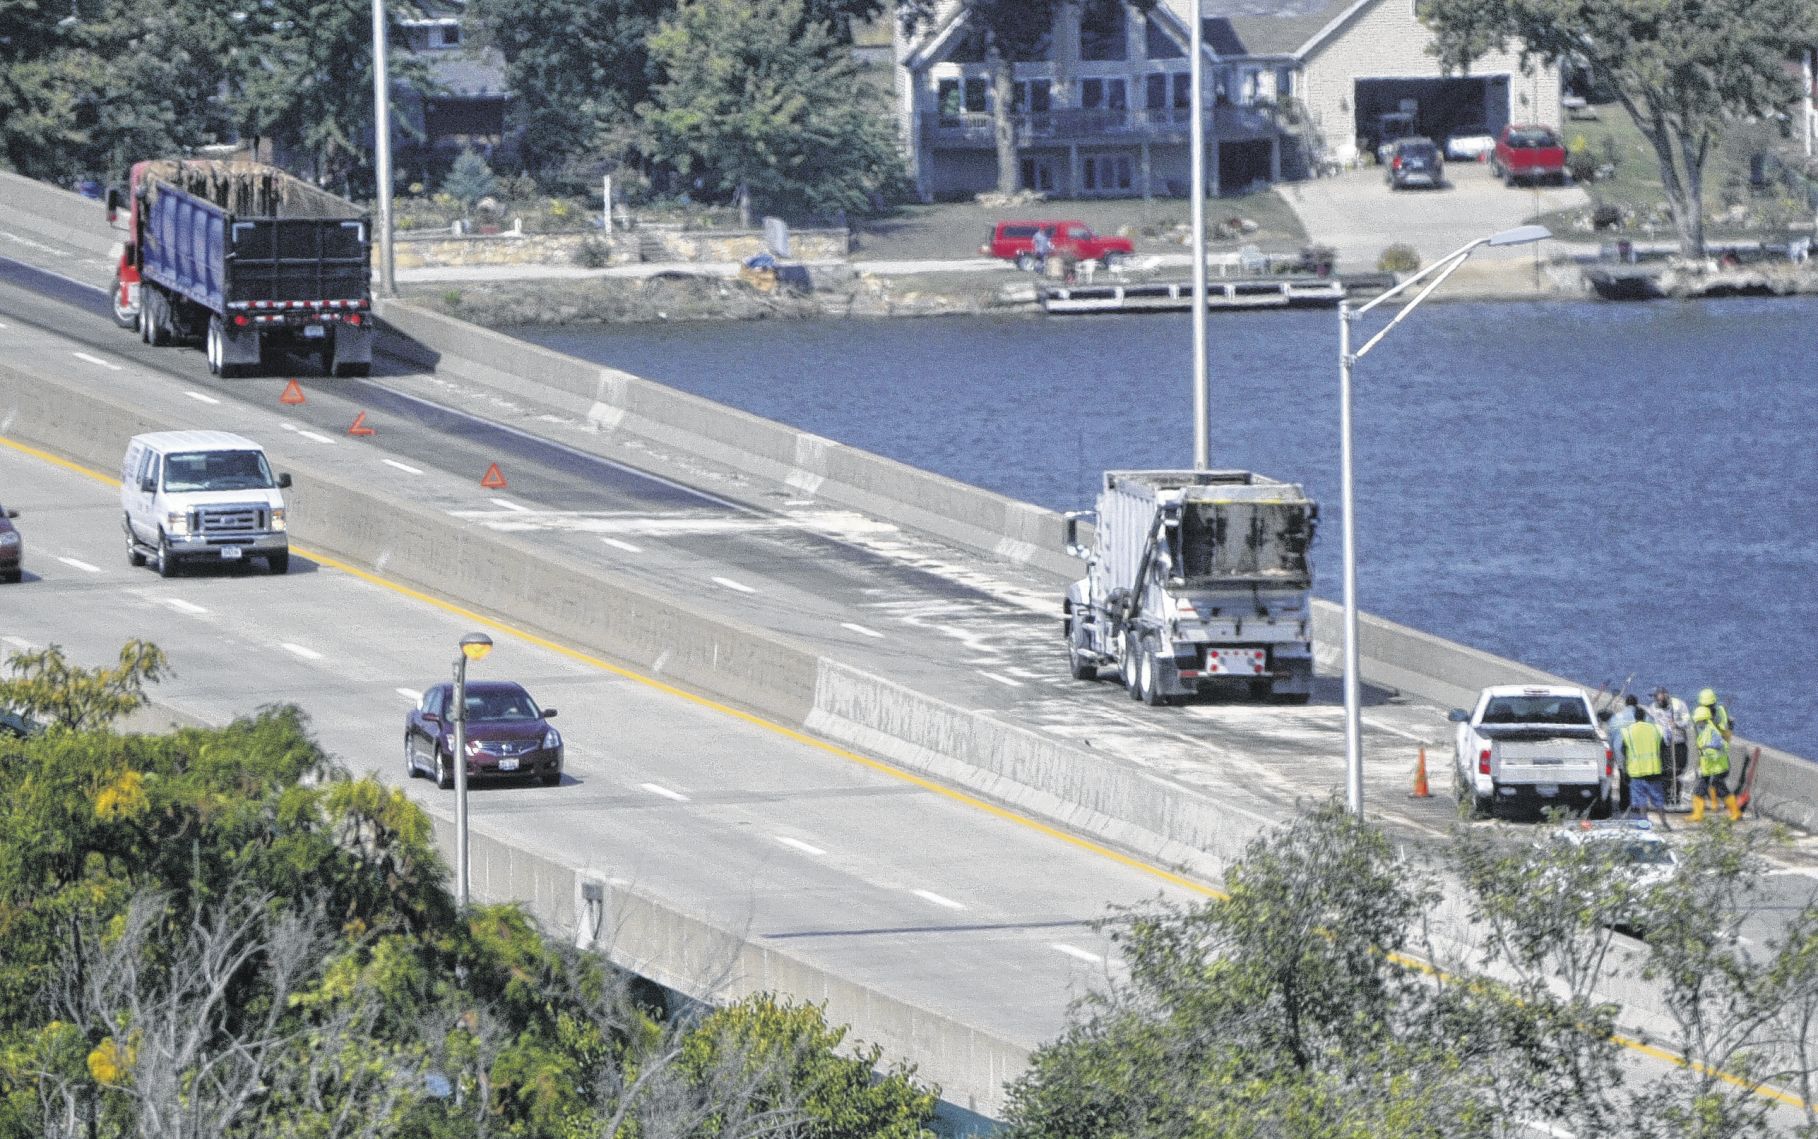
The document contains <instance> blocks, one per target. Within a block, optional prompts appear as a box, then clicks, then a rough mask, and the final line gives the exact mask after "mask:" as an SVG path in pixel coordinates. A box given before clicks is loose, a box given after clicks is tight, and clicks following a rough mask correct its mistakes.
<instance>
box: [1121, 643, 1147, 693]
mask: <svg viewBox="0 0 1818 1139" xmlns="http://www.w3.org/2000/svg"><path fill="white" fill-rule="evenodd" d="M1117 675H1118V678H1119V679H1120V680H1122V681H1123V682H1124V691H1126V692H1128V693H1129V694H1130V699H1132V700H1140V699H1142V692H1141V691H1140V690H1139V688H1138V685H1139V684H1140V683H1141V680H1140V678H1139V677H1138V676H1137V674H1136V657H1135V655H1134V654H1133V653H1132V652H1131V650H1130V638H1128V637H1125V638H1124V645H1123V648H1122V649H1121V650H1119V653H1118V658H1117Z"/></svg>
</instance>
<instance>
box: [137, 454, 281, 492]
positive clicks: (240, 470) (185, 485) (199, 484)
mask: <svg viewBox="0 0 1818 1139" xmlns="http://www.w3.org/2000/svg"><path fill="white" fill-rule="evenodd" d="M275 485H276V484H275V483H274V482H273V481H272V477H271V467H269V466H267V465H266V462H265V454H264V452H262V451H184V452H181V453H178V454H175V455H167V456H165V459H164V489H165V490H174V491H195V490H269V489H271V488H272V487H273V486H275Z"/></svg>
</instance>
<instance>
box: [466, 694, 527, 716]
mask: <svg viewBox="0 0 1818 1139" xmlns="http://www.w3.org/2000/svg"><path fill="white" fill-rule="evenodd" d="M541 715H542V713H540V712H538V711H537V705H536V701H534V700H532V699H531V698H530V694H529V693H527V692H521V691H520V692H469V693H468V694H467V719H468V722H470V723H472V722H474V721H483V720H492V721H499V720H535V719H539V718H540V717H541Z"/></svg>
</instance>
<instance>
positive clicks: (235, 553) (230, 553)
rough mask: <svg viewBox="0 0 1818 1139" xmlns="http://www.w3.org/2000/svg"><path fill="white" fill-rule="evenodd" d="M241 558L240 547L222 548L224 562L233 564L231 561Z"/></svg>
mask: <svg viewBox="0 0 1818 1139" xmlns="http://www.w3.org/2000/svg"><path fill="white" fill-rule="evenodd" d="M239 556H240V547H238V546H222V547H221V560H222V561H224V562H231V561H234V560H235V559H237V558H239Z"/></svg>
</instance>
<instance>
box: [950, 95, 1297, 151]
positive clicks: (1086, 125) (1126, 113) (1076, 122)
mask: <svg viewBox="0 0 1818 1139" xmlns="http://www.w3.org/2000/svg"><path fill="white" fill-rule="evenodd" d="M1010 119H1011V123H1012V125H1013V127H1014V129H1015V131H1016V145H1017V147H1018V148H1022V147H1026V146H1040V145H1043V144H1047V145H1057V144H1059V145H1065V144H1069V143H1078V144H1082V145H1100V144H1105V143H1115V142H1149V143H1161V144H1167V143H1179V144H1185V143H1186V142H1187V141H1188V140H1189V135H1190V132H1189V124H1190V120H1191V111H1190V110H1189V109H1188V108H1186V107H1162V108H1155V109H1142V108H1135V107H1125V108H1116V109H1112V108H1103V107H1095V108H1091V109H1084V108H1067V109H1064V110H1055V111H1019V112H1017V113H1016V114H1014V115H1012V116H1011V117H1010ZM1286 129H1287V125H1286V124H1285V123H1284V122H1283V121H1282V120H1281V117H1280V112H1279V110H1278V109H1277V108H1276V107H1275V106H1273V105H1271V104H1267V103H1257V104H1253V105H1250V106H1234V105H1229V104H1227V105H1222V106H1218V107H1208V108H1207V109H1206V136H1207V137H1208V138H1215V139H1219V140H1221V141H1238V140H1245V139H1266V138H1273V137H1275V136H1276V135H1279V134H1281V133H1283V131H1284V130H1286ZM994 130H995V128H994V126H993V124H992V121H991V116H990V115H989V114H986V113H983V112H964V113H960V114H944V115H938V116H935V115H931V116H928V117H926V118H924V119H923V120H922V133H923V136H924V138H925V139H926V140H927V141H928V142H929V143H932V144H935V145H940V146H957V147H980V148H989V147H992V146H995V145H996V136H995V134H994V133H993V132H994Z"/></svg>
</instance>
